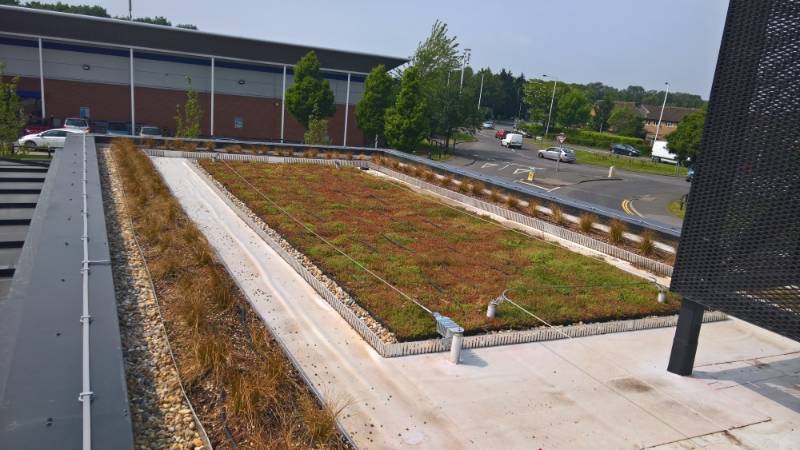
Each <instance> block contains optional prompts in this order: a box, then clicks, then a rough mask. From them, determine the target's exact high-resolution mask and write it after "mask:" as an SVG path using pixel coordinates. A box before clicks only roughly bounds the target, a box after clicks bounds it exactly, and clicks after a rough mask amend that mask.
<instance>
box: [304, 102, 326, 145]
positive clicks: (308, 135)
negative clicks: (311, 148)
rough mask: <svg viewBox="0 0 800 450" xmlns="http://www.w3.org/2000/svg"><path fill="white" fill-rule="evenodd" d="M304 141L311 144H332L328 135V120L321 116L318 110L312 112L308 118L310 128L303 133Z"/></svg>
mask: <svg viewBox="0 0 800 450" xmlns="http://www.w3.org/2000/svg"><path fill="white" fill-rule="evenodd" d="M303 141H304V142H305V143H306V144H311V145H330V143H331V138H330V137H329V136H328V121H327V120H325V119H321V118H319V116H318V115H317V111H316V110H315V111H314V112H312V113H311V116H310V117H309V119H308V130H306V132H305V133H304V134H303Z"/></svg>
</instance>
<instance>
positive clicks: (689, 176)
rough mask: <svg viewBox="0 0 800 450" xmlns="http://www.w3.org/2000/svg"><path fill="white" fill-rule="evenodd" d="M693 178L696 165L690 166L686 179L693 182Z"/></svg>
mask: <svg viewBox="0 0 800 450" xmlns="http://www.w3.org/2000/svg"><path fill="white" fill-rule="evenodd" d="M692 180H694V166H692V167H689V170H687V171H686V181H688V182H689V183H691V182H692Z"/></svg>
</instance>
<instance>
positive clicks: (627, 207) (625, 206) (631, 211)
mask: <svg viewBox="0 0 800 450" xmlns="http://www.w3.org/2000/svg"><path fill="white" fill-rule="evenodd" d="M621 206H622V210H623V211H625V214H627V215H629V216H639V217H641V218H644V216H642V215H641V214H639V211H637V210H636V208H634V207H633V201H632V200H629V199H627V198H626V199H625V200H623V201H622V205H621Z"/></svg>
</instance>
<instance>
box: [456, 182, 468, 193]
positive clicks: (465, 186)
mask: <svg viewBox="0 0 800 450" xmlns="http://www.w3.org/2000/svg"><path fill="white" fill-rule="evenodd" d="M458 192H461V193H462V194H466V193H467V192H469V183H467V180H459V182H458Z"/></svg>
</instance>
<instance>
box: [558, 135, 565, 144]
mask: <svg viewBox="0 0 800 450" xmlns="http://www.w3.org/2000/svg"><path fill="white" fill-rule="evenodd" d="M556 137H557V138H558V143H559V144H563V143H564V141H566V140H567V135H566V134H564V133H561V134H559V135H558V136H556Z"/></svg>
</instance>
